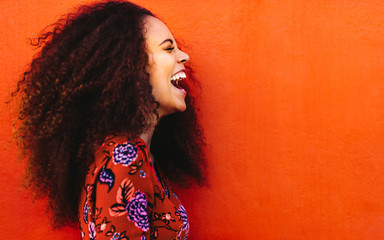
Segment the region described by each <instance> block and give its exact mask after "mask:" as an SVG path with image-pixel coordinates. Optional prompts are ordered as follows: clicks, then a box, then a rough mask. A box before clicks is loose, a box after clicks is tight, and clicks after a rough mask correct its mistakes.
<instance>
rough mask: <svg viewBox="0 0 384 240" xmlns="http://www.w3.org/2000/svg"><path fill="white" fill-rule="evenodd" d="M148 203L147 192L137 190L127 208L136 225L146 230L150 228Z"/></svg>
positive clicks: (129, 216) (130, 218)
mask: <svg viewBox="0 0 384 240" xmlns="http://www.w3.org/2000/svg"><path fill="white" fill-rule="evenodd" d="M147 205H148V203H147V197H146V196H145V194H144V193H142V192H140V191H137V192H136V194H135V196H134V197H133V198H132V199H131V200H130V201H129V204H128V206H127V209H126V210H127V212H128V213H129V214H128V218H129V220H131V221H133V222H135V224H136V226H137V227H139V228H141V229H142V230H143V231H144V232H146V231H148V230H149V221H148V213H147Z"/></svg>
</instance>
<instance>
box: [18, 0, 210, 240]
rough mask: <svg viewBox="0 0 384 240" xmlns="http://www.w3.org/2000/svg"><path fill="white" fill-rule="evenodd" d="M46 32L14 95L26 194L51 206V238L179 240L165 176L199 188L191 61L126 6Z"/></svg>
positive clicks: (176, 205)
mask: <svg viewBox="0 0 384 240" xmlns="http://www.w3.org/2000/svg"><path fill="white" fill-rule="evenodd" d="M52 28H53V29H52V30H46V31H45V32H44V33H43V34H42V35H41V36H40V37H39V38H38V39H37V42H35V43H33V45H35V46H38V47H41V51H40V52H39V55H37V56H35V58H34V60H33V61H32V63H31V66H30V70H29V71H27V72H25V73H24V77H23V79H22V80H21V81H20V82H19V83H18V88H19V90H18V91H19V92H21V93H22V94H23V98H22V103H21V112H20V116H19V120H20V121H21V125H20V127H19V129H18V136H19V139H20V141H21V143H22V146H23V149H24V150H25V151H26V152H27V153H28V155H27V156H28V168H27V177H28V178H27V179H28V180H29V181H28V183H29V186H30V187H31V188H32V189H33V190H35V191H36V192H37V193H38V194H39V195H41V196H48V197H49V200H50V208H51V212H52V218H53V223H54V225H55V226H58V227H61V226H64V225H73V224H77V222H79V223H80V229H81V236H82V238H83V239H130V240H132V239H185V238H186V237H187V235H188V230H189V224H188V217H187V215H186V211H185V209H184V208H183V206H182V205H181V204H180V202H179V199H178V198H177V196H176V195H175V194H174V192H173V191H172V189H171V188H170V186H169V184H168V183H167V180H166V177H165V176H167V178H169V179H171V180H173V181H174V182H177V183H180V184H181V185H183V186H186V184H188V183H190V182H191V181H195V182H197V183H198V184H200V185H201V184H203V180H204V174H203V173H202V166H204V164H203V162H204V154H203V151H202V147H203V146H204V138H203V135H202V130H201V128H200V127H199V125H198V123H197V119H196V112H195V111H194V108H193V98H191V97H190V95H189V93H188V94H187V92H188V87H187V86H188V83H189V82H190V81H191V78H190V77H188V78H187V77H186V76H187V75H188V76H189V75H190V74H189V73H188V72H189V71H186V68H185V66H184V64H185V63H186V62H187V61H188V60H189V56H188V55H187V54H186V53H184V52H182V51H181V50H180V48H179V47H178V45H177V43H176V41H175V39H174V37H173V35H172V33H171V32H170V31H169V29H168V28H167V26H166V25H165V24H164V23H163V22H161V21H160V20H159V19H158V18H156V17H155V16H154V15H153V14H152V13H151V12H149V11H148V10H146V9H143V8H141V7H139V6H137V5H134V4H132V3H129V2H123V1H111V2H103V3H96V4H93V5H90V6H82V7H80V8H79V9H78V11H77V12H76V13H71V14H68V15H66V16H64V17H62V18H61V19H60V20H59V21H58V22H56V23H55V24H54V25H53V26H52Z"/></svg>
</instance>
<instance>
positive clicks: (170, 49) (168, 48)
mask: <svg viewBox="0 0 384 240" xmlns="http://www.w3.org/2000/svg"><path fill="white" fill-rule="evenodd" d="M173 49H175V47H172V46H170V47H167V48H166V49H165V50H166V51H170V52H172V51H173Z"/></svg>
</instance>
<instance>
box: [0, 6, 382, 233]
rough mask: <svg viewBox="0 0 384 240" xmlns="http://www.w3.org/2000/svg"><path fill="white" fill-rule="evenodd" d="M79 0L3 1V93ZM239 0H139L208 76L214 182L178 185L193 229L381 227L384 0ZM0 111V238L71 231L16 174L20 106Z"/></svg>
mask: <svg viewBox="0 0 384 240" xmlns="http://www.w3.org/2000/svg"><path fill="white" fill-rule="evenodd" d="M81 2H83V3H84V2H86V1H74V0H66V1H57V2H53V1H51V0H28V1H27V0H14V1H0V22H1V31H0V32H1V35H0V48H1V54H0V78H1V80H0V96H1V99H0V100H1V103H2V102H4V101H5V100H6V99H7V96H8V95H9V93H10V92H11V91H12V89H13V88H14V86H15V83H16V82H17V78H18V76H19V75H20V74H21V72H22V70H23V69H25V66H26V64H27V62H28V61H29V60H30V59H31V56H32V54H33V51H32V50H31V48H30V47H29V46H28V44H27V41H26V39H27V38H28V37H34V36H36V35H37V33H38V32H39V31H40V30H41V29H42V28H43V27H44V26H45V25H47V24H48V23H51V22H53V21H54V20H55V19H57V18H58V16H60V14H62V13H65V12H67V11H68V10H69V9H71V8H72V7H73V6H76V5H77V4H78V3H81ZM245 2H246V1H233V0H221V1H217V0H198V1H197V0H195V1H180V0H173V1H156V0H142V1H137V3H139V4H142V5H144V6H145V7H148V8H149V9H151V10H152V11H153V12H155V13H156V14H158V15H159V16H160V17H161V18H163V19H165V21H166V23H167V24H168V25H169V27H170V28H171V30H172V31H173V32H174V33H175V35H176V37H177V38H179V39H183V40H184V42H185V44H186V45H187V50H188V53H189V55H190V56H191V62H192V63H193V65H194V67H195V71H196V73H197V74H198V76H199V78H200V79H201V81H202V87H203V91H204V92H203V94H202V99H201V104H202V106H201V111H202V118H203V125H204V127H205V129H206V135H207V140H208V142H209V144H210V148H209V150H208V157H209V164H210V181H211V187H210V188H203V189H199V188H191V189H188V190H186V191H184V190H179V195H180V197H181V199H182V201H183V203H184V205H185V206H186V208H187V210H188V213H189V217H190V221H191V237H190V239H192V240H194V239H195V240H196V239H295V240H296V239H313V240H317V239H378V240H379V239H384V147H383V144H384V81H383V80H384V70H383V69H384V68H383V63H384V14H383V13H384V2H383V1H379V0H376V1H373V0H371V1H356V0H339V1H315V0H312V1H310V0H309V1H300V0H296V1H295V0H258V1H256V0H254V1H247V3H245ZM0 111H1V119H0V131H1V136H0V146H1V147H0V151H1V153H0V154H1V156H2V160H1V165H2V167H1V168H0V176H1V178H0V188H1V189H2V191H1V193H0V236H1V239H32V240H33V239H36V240H37V239H50V238H54V239H56V240H60V239H63V240H64V239H77V237H78V235H77V233H76V231H75V230H71V229H64V230H60V231H53V230H51V229H50V228H49V226H48V219H47V216H46V214H45V213H44V206H45V204H46V203H45V202H44V201H35V202H34V203H32V201H31V195H30V194H29V193H25V191H24V189H23V188H22V187H20V186H19V184H20V182H21V177H22V171H23V164H22V163H20V162H19V161H18V160H17V158H16V154H17V151H16V148H15V146H14V144H13V143H12V142H10V137H11V131H12V129H11V126H12V116H13V115H12V114H14V111H15V105H8V106H6V105H5V104H2V105H1V107H0Z"/></svg>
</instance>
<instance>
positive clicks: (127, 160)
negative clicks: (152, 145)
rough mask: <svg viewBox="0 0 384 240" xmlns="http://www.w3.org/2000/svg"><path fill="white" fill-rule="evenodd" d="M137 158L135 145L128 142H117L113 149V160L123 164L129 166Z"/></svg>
mask: <svg viewBox="0 0 384 240" xmlns="http://www.w3.org/2000/svg"><path fill="white" fill-rule="evenodd" d="M136 158H137V147H136V146H134V145H132V144H130V143H126V144H118V145H117V146H116V147H115V148H114V149H113V162H114V163H115V164H119V163H120V164H121V165H123V166H129V165H130V164H131V163H132V162H133V161H135V160H136Z"/></svg>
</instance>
